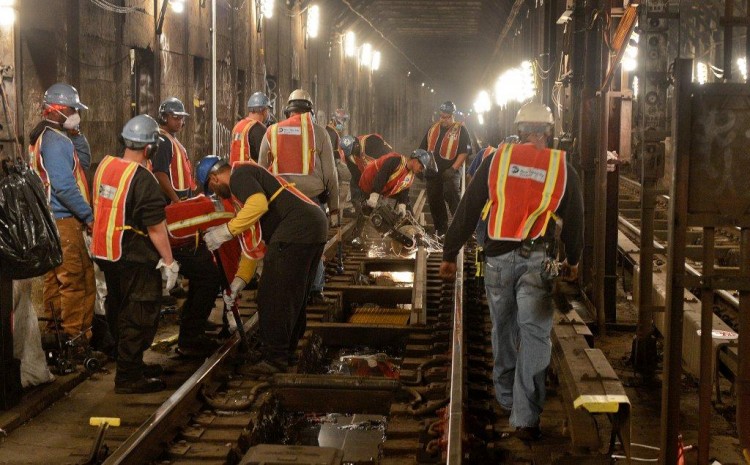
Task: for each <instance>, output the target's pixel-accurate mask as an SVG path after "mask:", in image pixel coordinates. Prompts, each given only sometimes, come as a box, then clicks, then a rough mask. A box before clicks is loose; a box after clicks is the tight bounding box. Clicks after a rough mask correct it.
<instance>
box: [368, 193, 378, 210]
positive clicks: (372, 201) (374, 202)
mask: <svg viewBox="0 0 750 465" xmlns="http://www.w3.org/2000/svg"><path fill="white" fill-rule="evenodd" d="M379 198H380V194H378V193H377V192H373V193H372V194H370V197H369V198H368V199H367V206H368V207H370V208H375V207H377V206H378V199H379Z"/></svg>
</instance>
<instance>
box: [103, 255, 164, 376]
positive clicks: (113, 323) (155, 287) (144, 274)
mask: <svg viewBox="0 0 750 465" xmlns="http://www.w3.org/2000/svg"><path fill="white" fill-rule="evenodd" d="M100 263H105V265H104V266H103V267H102V270H103V271H104V278H105V280H106V281H107V301H106V303H107V321H108V323H109V324H110V329H111V331H112V333H113V334H112V335H113V336H114V338H115V341H116V344H117V373H116V375H115V383H120V382H125V381H134V380H138V379H140V378H141V377H143V352H144V351H145V350H146V349H148V348H149V347H150V346H151V343H152V342H153V341H154V336H155V335H156V328H157V326H158V323H159V309H160V308H161V305H160V300H161V273H160V272H159V270H157V269H156V263H133V262H126V261H123V260H120V261H119V262H114V263H112V262H100Z"/></svg>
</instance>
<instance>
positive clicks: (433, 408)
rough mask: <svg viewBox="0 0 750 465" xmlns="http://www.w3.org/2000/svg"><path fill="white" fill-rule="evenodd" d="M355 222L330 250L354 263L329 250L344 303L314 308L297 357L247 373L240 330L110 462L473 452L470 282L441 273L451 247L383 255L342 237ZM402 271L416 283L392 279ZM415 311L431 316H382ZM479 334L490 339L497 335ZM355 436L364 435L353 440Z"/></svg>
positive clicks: (384, 458) (251, 325)
mask: <svg viewBox="0 0 750 465" xmlns="http://www.w3.org/2000/svg"><path fill="white" fill-rule="evenodd" d="M351 226H352V224H349V225H347V226H345V227H344V228H342V232H341V234H339V235H337V237H333V238H332V239H331V240H329V242H328V244H327V245H326V255H327V256H328V257H329V258H334V255H335V254H336V251H337V250H341V251H342V252H343V257H344V260H343V273H339V272H340V271H341V270H340V269H339V270H336V268H340V265H337V263H336V260H330V261H329V269H328V271H329V272H331V273H330V276H329V278H330V279H329V280H328V284H327V290H326V295H327V296H328V297H329V298H331V299H332V301H333V302H334V303H333V304H331V305H324V306H313V307H311V308H309V309H308V330H307V332H306V334H305V337H304V338H303V339H302V340H301V341H300V344H299V346H298V354H299V359H300V361H299V363H298V365H297V366H296V367H295V368H292V369H290V372H289V373H284V374H277V375H273V376H258V375H255V374H249V373H246V372H244V371H243V363H242V354H241V353H240V352H239V350H238V349H239V338H238V337H236V336H235V337H232V338H230V339H229V340H228V341H227V342H226V343H225V344H224V345H223V346H222V347H221V348H220V350H219V351H218V352H217V353H215V354H214V355H213V356H212V357H211V358H209V359H208V360H206V362H205V363H204V364H203V365H202V366H201V367H200V368H199V369H198V370H197V371H196V372H195V373H194V374H193V375H192V376H191V377H190V379H188V380H187V381H186V382H185V384H183V385H182V386H181V387H180V388H179V389H178V390H177V391H175V392H174V394H173V395H172V396H171V397H170V398H169V399H167V401H166V402H164V403H163V404H162V405H161V406H159V407H158V408H157V409H156V411H155V412H154V413H153V414H152V415H151V417H150V418H149V419H148V420H147V421H146V422H145V423H143V424H142V425H141V427H140V428H139V429H138V430H137V431H136V432H135V433H134V434H132V435H131V436H130V437H129V438H128V439H127V440H126V441H125V442H123V443H122V444H121V445H120V446H119V447H118V448H117V450H115V451H114V453H112V454H111V455H110V456H109V457H108V458H107V459H106V461H105V462H104V463H105V464H144V463H173V464H192V463H229V464H236V463H241V462H242V460H243V457H245V455H247V454H248V451H250V453H251V454H256V455H258V457H260V456H263V455H264V454H267V456H268V457H270V456H271V455H273V456H274V457H277V458H283V457H286V456H289V454H292V455H293V454H302V455H304V454H319V455H321V456H323V455H325V454H328V453H331V451H330V450H328V449H325V448H324V447H318V448H314V449H313V448H311V447H312V446H318V445H321V446H324V445H329V446H335V447H337V448H339V449H344V450H345V451H346V452H345V454H347V455H345V456H344V457H343V458H344V460H347V461H352V462H364V463H369V462H371V461H372V462H376V463H381V464H401V463H404V464H406V463H417V462H425V463H441V462H443V463H451V464H458V463H462V460H463V457H465V456H467V455H468V454H469V453H470V451H469V450H468V449H466V448H465V446H464V442H465V439H466V437H467V435H466V433H465V431H464V428H465V416H464V412H465V409H466V405H467V394H468V393H469V392H470V389H469V388H468V385H467V384H466V379H465V377H464V373H465V372H466V368H465V366H463V363H464V362H465V360H466V359H467V357H466V354H467V345H466V343H465V342H464V338H463V336H462V331H463V328H464V324H463V320H462V319H461V318H456V319H454V318H453V315H454V314H456V315H463V311H462V308H463V305H462V299H461V298H460V297H459V298H456V297H455V296H456V295H459V296H461V295H463V292H462V291H463V289H462V285H463V286H465V285H466V283H465V282H464V280H463V279H461V278H459V279H458V280H457V283H459V284H458V286H457V289H458V294H456V293H455V292H454V286H453V285H452V284H444V283H443V282H442V281H441V280H440V278H439V276H438V270H439V266H440V260H441V257H440V254H432V255H431V256H429V257H427V256H426V254H425V253H423V252H422V251H420V252H419V253H418V254H417V255H418V259H417V258H416V257H415V258H413V259H403V258H398V257H392V256H388V257H386V256H382V255H383V254H382V250H383V248H380V249H377V248H376V250H380V252H379V253H378V254H377V255H380V256H378V257H373V256H372V255H373V254H372V252H371V251H369V252H368V250H358V249H355V248H353V247H352V246H351V245H346V246H344V247H341V248H339V241H341V240H342V239H346V237H345V236H346V234H347V233H348V232H350V230H351ZM346 242H347V243H348V241H346ZM417 270H419V273H421V274H423V275H424V276H423V277H422V278H420V276H415V275H416V273H415V272H416V271H417ZM400 275H406V279H405V280H406V281H411V282H413V283H415V284H412V285H411V286H407V285H405V283H399V282H395V283H386V282H387V281H388V280H391V279H396V281H398V279H399V276H400ZM410 275H411V276H410ZM363 280H365V281H369V282H370V284H369V285H368V284H362V282H363ZM394 284H395V285H394ZM420 293H423V295H418V294H420ZM365 303H368V304H371V303H375V304H377V306H372V305H360V304H365ZM415 303H416V305H415ZM415 306H419V307H423V308H417V309H415V308H414V307H415ZM248 307H249V308H248ZM410 307H411V308H410ZM248 311H249V313H250V314H251V315H252V317H251V318H250V319H249V320H248V321H247V322H246V324H245V328H246V330H247V331H248V334H251V335H252V334H253V332H254V331H255V329H256V327H257V315H256V314H255V309H254V304H252V303H250V304H249V305H248V304H245V308H244V309H243V313H247V312H248ZM413 312H416V313H420V312H421V316H420V315H415V316H412V315H411V314H412V313H413ZM409 318H417V319H419V318H422V319H424V320H425V323H426V324H419V325H406V326H402V325H397V324H385V325H384V324H382V323H383V322H388V321H394V322H395V320H398V319H401V321H402V322H403V321H405V320H406V319H409ZM347 319H348V320H349V321H355V323H347V322H344V320H347ZM373 322H376V323H380V324H373ZM451 341H453V342H452V343H451ZM476 343H477V344H474V345H482V343H486V344H487V345H486V347H489V339H486V340H484V341H476ZM474 345H471V346H469V347H470V348H472V350H474ZM460 354H463V356H461V355H460ZM485 355H486V353H485ZM490 363H491V356H490ZM490 369H491V365H490ZM485 371H486V367H485ZM488 386H491V383H490V384H488ZM471 392H473V391H471ZM352 441H358V442H361V444H360V445H359V446H358V447H354V448H352V447H351V446H350V444H351V442H352ZM260 444H266V445H265V446H259V445H260ZM268 444H276V445H279V447H277V448H273V446H268ZM345 444H347V446H346V447H345ZM305 445H308V447H307V448H305V449H304V452H302V449H300V447H305ZM268 454H270V455H268ZM274 454H275V455H274ZM285 454H286V455H285ZM165 461H166V462H165Z"/></svg>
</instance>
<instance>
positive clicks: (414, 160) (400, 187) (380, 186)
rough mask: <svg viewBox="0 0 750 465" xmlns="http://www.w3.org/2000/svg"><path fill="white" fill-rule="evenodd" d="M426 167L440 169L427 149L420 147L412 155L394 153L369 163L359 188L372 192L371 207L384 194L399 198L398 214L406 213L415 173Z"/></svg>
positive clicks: (374, 205)
mask: <svg viewBox="0 0 750 465" xmlns="http://www.w3.org/2000/svg"><path fill="white" fill-rule="evenodd" d="M427 170H432V171H437V167H436V166H435V161H434V160H433V159H432V155H430V153H429V152H427V151H426V150H422V149H417V150H415V151H414V152H413V153H412V154H411V155H410V156H409V158H406V157H405V156H403V155H401V154H398V153H395V152H391V153H389V154H388V155H384V156H382V157H380V158H378V159H377V160H375V161H374V162H372V163H370V164H369V165H367V167H366V168H365V172H364V173H362V177H361V178H360V180H359V187H360V189H362V192H363V193H365V194H366V195H369V197H368V199H367V206H368V207H370V208H375V207H377V205H378V200H379V199H380V197H381V196H384V197H389V198H393V199H394V200H395V201H396V213H398V214H399V215H400V216H404V215H406V206H407V205H408V204H409V187H411V184H412V183H413V182H414V178H415V177H416V175H418V174H420V173H422V172H423V171H427Z"/></svg>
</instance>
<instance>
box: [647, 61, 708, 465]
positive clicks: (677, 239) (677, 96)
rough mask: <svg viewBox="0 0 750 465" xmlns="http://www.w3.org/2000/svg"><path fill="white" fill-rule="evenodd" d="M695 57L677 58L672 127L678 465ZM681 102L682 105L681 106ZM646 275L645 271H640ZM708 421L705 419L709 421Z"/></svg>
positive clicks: (669, 380)
mask: <svg viewBox="0 0 750 465" xmlns="http://www.w3.org/2000/svg"><path fill="white" fill-rule="evenodd" d="M692 76H693V60H690V59H685V58H678V59H677V60H676V62H675V84H674V86H675V87H674V99H673V103H672V115H673V117H672V127H673V130H672V132H673V134H674V137H675V150H674V154H675V161H674V171H673V173H672V188H671V196H672V205H671V208H670V211H669V254H668V257H669V258H668V260H667V262H668V263H667V291H668V292H667V299H666V301H667V302H666V316H665V331H664V375H663V380H662V396H661V397H662V402H661V444H660V445H661V454H660V456H659V463H660V464H661V465H674V464H676V463H677V456H678V454H679V448H678V444H677V438H678V436H679V434H680V393H681V392H682V320H683V314H682V313H683V296H684V292H685V288H684V279H685V244H686V240H687V198H688V178H689V165H688V161H689V150H690V119H691V111H690V106H689V105H685V102H689V101H690V90H691V87H692V86H691V80H692ZM681 103H682V104H683V106H682V107H680V106H679V105H680V104H681ZM641 273H643V270H641ZM706 420H707V419H706Z"/></svg>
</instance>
